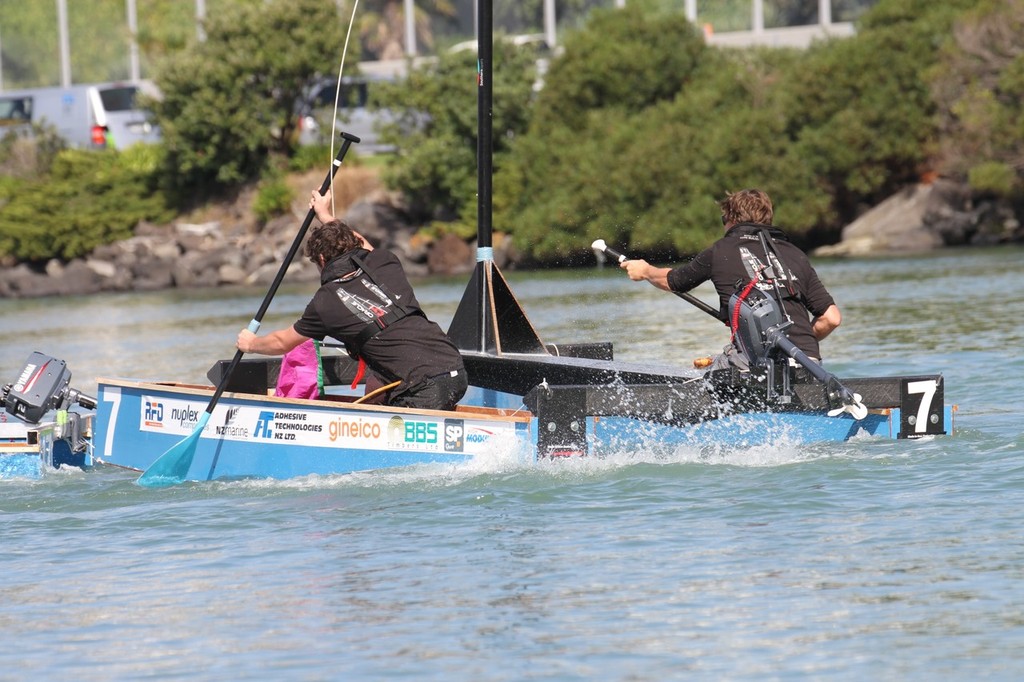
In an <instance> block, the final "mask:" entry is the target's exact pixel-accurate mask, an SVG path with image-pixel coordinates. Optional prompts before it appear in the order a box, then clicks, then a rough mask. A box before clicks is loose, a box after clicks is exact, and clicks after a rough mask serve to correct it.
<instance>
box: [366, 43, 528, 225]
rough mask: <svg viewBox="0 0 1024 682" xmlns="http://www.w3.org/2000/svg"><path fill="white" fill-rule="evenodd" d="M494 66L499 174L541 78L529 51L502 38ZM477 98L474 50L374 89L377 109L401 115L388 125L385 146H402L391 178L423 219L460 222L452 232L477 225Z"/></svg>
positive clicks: (390, 170)
mask: <svg viewBox="0 0 1024 682" xmlns="http://www.w3.org/2000/svg"><path fill="white" fill-rule="evenodd" d="M494 64H495V67H494V79H493V80H494V105H493V109H492V112H493V115H492V121H493V123H492V125H493V130H494V166H495V168H500V167H501V165H502V164H503V162H504V158H505V157H506V156H507V154H508V149H509V145H510V143H511V142H512V141H513V140H514V139H515V138H516V137H517V136H519V135H521V134H522V133H523V132H525V130H526V124H527V120H528V117H529V112H530V107H531V102H532V100H533V97H534V95H535V92H534V89H533V84H534V83H535V81H536V76H537V72H536V64H535V63H534V61H533V56H532V53H531V51H530V50H529V49H522V48H519V47H517V46H515V45H513V44H512V43H510V42H509V41H506V40H502V39H500V37H499V38H497V39H496V40H495V45H494ZM477 94H478V88H477V70H476V55H475V54H474V53H472V52H470V51H465V52H457V53H444V54H442V55H440V56H439V57H438V59H437V61H436V62H434V63H433V64H430V65H427V66H425V67H423V68H421V69H417V70H415V71H413V72H411V73H410V74H409V77H408V78H407V79H405V80H403V81H400V82H397V83H393V84H382V87H380V88H378V90H377V91H376V102H375V105H376V106H379V107H386V108H387V109H389V110H390V111H391V112H393V113H394V114H395V116H396V118H395V120H394V121H392V122H390V123H388V124H386V125H385V126H384V127H383V129H382V132H381V140H382V141H384V142H386V143H390V144H395V145H398V146H399V147H400V148H401V153H400V154H399V155H398V156H397V158H395V159H394V161H393V163H392V164H391V166H390V167H389V168H388V169H387V170H386V173H385V178H386V180H387V181H388V183H389V184H390V185H391V186H392V187H395V188H397V189H400V190H402V191H403V192H404V193H405V194H406V196H407V197H408V198H409V199H410V201H411V202H412V205H413V208H414V210H415V211H416V212H417V213H419V214H420V215H421V216H424V217H426V218H428V219H429V218H433V219H438V220H446V221H454V220H456V219H458V218H459V217H460V216H461V219H462V222H461V224H459V225H454V226H452V229H455V230H456V231H462V232H466V231H472V230H473V229H475V227H474V226H475V224H476V177H477V176H476V149H477Z"/></svg>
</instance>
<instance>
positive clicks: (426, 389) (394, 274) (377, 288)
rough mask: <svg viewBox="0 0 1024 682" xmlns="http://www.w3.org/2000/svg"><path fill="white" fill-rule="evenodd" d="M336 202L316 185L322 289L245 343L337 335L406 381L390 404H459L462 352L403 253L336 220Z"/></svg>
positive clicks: (312, 246)
mask: <svg viewBox="0 0 1024 682" xmlns="http://www.w3.org/2000/svg"><path fill="white" fill-rule="evenodd" d="M330 201H331V194H330V191H328V192H327V193H326V194H324V195H323V196H321V195H320V194H319V193H318V192H313V198H312V199H311V200H310V208H312V209H314V210H315V211H316V214H317V217H319V218H320V220H321V221H323V224H322V225H320V226H318V227H315V228H313V229H312V230H311V231H310V235H309V239H308V241H307V242H306V256H307V257H308V258H309V259H310V260H311V261H312V262H313V263H314V264H316V266H317V267H318V268H319V269H320V285H321V286H320V289H319V290H318V291H317V292H316V294H314V296H313V298H312V300H311V301H310V302H309V304H308V305H307V306H306V310H305V312H304V313H303V315H302V317H301V318H300V319H299V320H298V321H296V322H295V324H293V325H292V326H291V327H286V328H284V329H279V330H277V331H274V332H271V333H269V334H267V335H265V336H256V335H255V334H253V333H252V332H250V331H249V330H248V329H243V330H242V331H240V332H239V334H238V342H237V345H238V348H239V349H240V350H241V351H243V352H245V353H259V354H262V355H281V354H283V353H287V352H288V351H290V350H292V349H293V348H295V347H296V346H298V345H299V344H300V343H302V342H304V341H306V340H307V339H310V338H313V339H318V340H323V339H324V338H325V337H327V336H330V337H332V338H335V339H338V340H339V341H341V342H343V343H344V344H345V348H346V350H347V351H348V353H349V355H351V356H352V357H353V358H357V359H359V360H360V366H361V368H362V366H363V363H365V366H366V367H369V368H370V369H371V370H372V371H373V372H374V373H375V374H377V375H378V376H379V377H380V378H382V379H383V380H385V381H386V382H395V381H401V384H399V385H398V386H397V387H396V388H394V389H392V390H391V391H389V392H388V394H387V396H386V398H385V401H386V403H387V404H388V405H393V406H397V407H416V408H423V409H437V410H450V409H454V407H455V405H456V403H458V401H459V400H460V399H461V398H462V396H463V395H464V394H465V392H466V388H467V379H466V370H465V369H464V367H463V364H462V355H461V354H460V353H459V351H458V349H457V348H456V347H455V344H453V343H452V342H451V340H450V339H449V338H448V336H447V335H445V333H444V332H443V331H442V330H441V328H440V327H439V326H437V324H436V323H434V322H432V321H430V320H429V319H427V316H426V314H424V312H423V310H422V309H421V308H420V305H419V303H418V302H417V301H416V295H415V293H414V292H413V289H412V285H410V284H409V280H408V278H407V277H406V275H405V271H404V270H403V268H402V264H401V263H400V262H399V260H398V258H396V257H395V255H394V254H393V253H391V252H390V251H388V250H386V249H374V248H373V246H371V245H370V244H369V242H367V241H366V240H365V239H364V238H363V237H362V235H360V234H359V233H357V232H355V231H354V230H352V228H350V227H349V226H348V225H347V224H346V223H345V222H344V221H341V220H336V219H334V217H333V216H332V215H331V213H330V210H329V207H330Z"/></svg>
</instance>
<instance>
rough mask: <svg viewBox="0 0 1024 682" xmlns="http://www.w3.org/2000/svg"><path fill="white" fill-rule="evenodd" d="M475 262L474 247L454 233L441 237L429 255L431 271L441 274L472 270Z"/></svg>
mask: <svg viewBox="0 0 1024 682" xmlns="http://www.w3.org/2000/svg"><path fill="white" fill-rule="evenodd" d="M474 263H475V260H474V253H473V249H472V247H470V245H469V244H467V243H466V240H464V239H462V238H461V237H458V236H456V235H454V234H446V235H445V236H443V237H441V239H439V240H438V241H437V242H436V243H435V244H434V248H432V249H431V250H430V255H428V256H427V266H428V267H429V268H430V272H432V273H435V274H439V275H457V274H464V273H467V272H472V270H473V265H474Z"/></svg>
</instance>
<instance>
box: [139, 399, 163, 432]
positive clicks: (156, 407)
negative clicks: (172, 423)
mask: <svg viewBox="0 0 1024 682" xmlns="http://www.w3.org/2000/svg"><path fill="white" fill-rule="evenodd" d="M142 419H143V421H145V422H146V424H149V425H150V426H158V425H159V426H162V425H163V421H164V405H163V403H160V402H157V401H156V400H147V401H146V406H145V407H144V408H143V410H142Z"/></svg>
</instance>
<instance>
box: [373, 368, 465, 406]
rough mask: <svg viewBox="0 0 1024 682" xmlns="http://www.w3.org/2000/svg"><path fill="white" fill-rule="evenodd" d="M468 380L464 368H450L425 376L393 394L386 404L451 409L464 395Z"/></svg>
mask: <svg viewBox="0 0 1024 682" xmlns="http://www.w3.org/2000/svg"><path fill="white" fill-rule="evenodd" d="M467 388H469V380H468V379H467V377H466V370H465V369H459V370H452V371H451V372H445V373H443V374H438V375H436V376H432V377H427V378H426V379H424V380H423V381H421V382H420V383H418V384H416V385H415V386H410V387H409V388H408V389H406V390H403V391H401V392H400V393H398V394H397V395H393V396H392V397H391V399H390V400H388V405H392V406H394V407H417V408H419V409H422V410H453V409H455V405H456V404H458V402H459V400H461V399H462V396H464V395H466V389H467Z"/></svg>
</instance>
